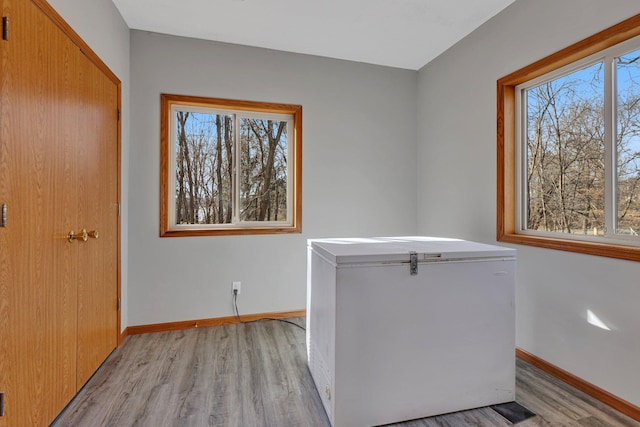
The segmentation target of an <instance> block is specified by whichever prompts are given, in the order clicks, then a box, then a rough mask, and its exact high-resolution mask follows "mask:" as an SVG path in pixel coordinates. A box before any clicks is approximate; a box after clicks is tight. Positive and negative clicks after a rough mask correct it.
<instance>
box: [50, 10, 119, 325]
mask: <svg viewBox="0 0 640 427" xmlns="http://www.w3.org/2000/svg"><path fill="white" fill-rule="evenodd" d="M48 2H49V4H50V5H51V6H53V8H54V9H55V10H56V11H57V12H58V13H59V14H60V15H61V16H62V17H63V18H64V20H65V21H67V23H68V24H69V25H71V27H72V28H73V29H74V30H75V31H76V32H77V33H78V34H79V35H80V37H82V39H83V40H84V41H85V42H86V43H87V44H88V45H89V47H91V49H92V50H93V51H94V52H95V53H96V54H97V55H98V56H99V57H100V59H102V61H104V63H105V64H107V66H108V67H109V68H110V69H111V71H113V72H114V73H115V75H116V76H118V78H119V79H120V82H121V83H122V123H121V126H122V183H121V192H122V193H121V194H122V203H123V209H122V218H121V220H122V221H121V224H122V234H121V236H122V240H121V252H122V256H121V267H122V274H121V278H122V297H123V298H122V312H121V313H122V314H121V316H122V317H121V319H122V325H121V326H122V330H124V329H125V328H126V327H127V325H128V319H127V313H128V311H127V288H128V278H127V271H128V267H127V265H128V247H129V245H128V240H127V237H128V224H129V223H128V215H127V199H128V190H129V90H130V89H129V88H130V84H129V27H128V26H127V24H126V23H125V21H124V19H122V16H120V12H119V11H118V9H116V7H115V6H114V4H113V3H112V2H111V0H92V1H86V0H48Z"/></svg>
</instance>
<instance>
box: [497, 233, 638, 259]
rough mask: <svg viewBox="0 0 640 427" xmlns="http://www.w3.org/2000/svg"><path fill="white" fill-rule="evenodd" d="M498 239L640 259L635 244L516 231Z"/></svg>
mask: <svg viewBox="0 0 640 427" xmlns="http://www.w3.org/2000/svg"><path fill="white" fill-rule="evenodd" d="M497 240H498V241H499V242H504V243H515V244H517V245H528V246H536V247H539V248H546V249H555V250H559V251H569V252H577V253H582V254H586V255H596V256H604V257H609V258H618V259H624V260H629V261H640V247H635V246H625V245H617V244H612V243H595V242H583V241H576V240H566V239H554V238H550V237H539V236H529V235H524V234H515V233H504V234H502V235H498V237H497Z"/></svg>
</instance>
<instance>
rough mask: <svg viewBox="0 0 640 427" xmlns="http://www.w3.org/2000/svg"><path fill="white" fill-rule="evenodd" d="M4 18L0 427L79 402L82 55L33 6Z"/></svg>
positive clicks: (13, 1) (11, 7) (20, 3)
mask: <svg viewBox="0 0 640 427" xmlns="http://www.w3.org/2000/svg"><path fill="white" fill-rule="evenodd" d="M3 15H4V16H9V17H10V25H11V33H10V39H9V41H0V43H1V46H2V59H3V63H2V86H1V95H0V97H1V101H0V108H1V114H0V120H1V124H0V129H1V130H0V132H1V140H0V204H6V205H7V224H6V227H5V228H0V240H1V242H0V269H1V271H0V325H1V327H0V346H1V347H0V391H1V392H4V393H5V415H4V416H3V417H0V425H6V426H21V425H47V424H48V423H49V422H50V421H51V420H52V419H53V417H55V416H56V415H57V413H58V412H59V411H60V408H62V407H63V406H64V405H65V404H66V403H67V402H68V401H69V400H70V399H71V398H72V397H73V395H74V394H75V393H76V341H77V314H76V306H77V290H76V279H75V271H76V257H77V250H78V249H79V248H78V246H77V245H72V244H70V243H69V241H68V240H67V233H68V231H69V230H70V228H69V227H71V226H72V224H75V223H76V222H77V220H76V211H75V209H68V207H69V206H74V205H75V204H76V203H77V202H76V199H75V194H76V189H75V183H76V180H75V174H76V171H75V170H74V166H73V165H74V162H73V158H74V156H75V151H76V147H75V142H76V141H77V139H78V138H77V137H76V132H77V129H76V127H75V121H74V120H73V119H72V117H73V116H74V113H75V111H76V110H77V102H76V98H77V93H78V83H77V79H76V75H77V71H78V70H77V69H78V60H77V57H78V55H77V52H78V47H77V46H75V45H74V44H73V43H72V42H71V41H70V40H69V39H68V38H67V37H66V36H65V35H64V34H63V32H62V31H60V29H59V28H58V27H56V26H55V25H54V24H53V23H52V22H51V21H50V20H49V19H48V18H47V17H45V16H44V15H43V14H42V13H41V12H40V11H39V10H38V8H37V7H35V6H34V5H33V4H32V3H31V1H28V0H4V1H3Z"/></svg>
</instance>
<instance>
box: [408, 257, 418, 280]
mask: <svg viewBox="0 0 640 427" xmlns="http://www.w3.org/2000/svg"><path fill="white" fill-rule="evenodd" d="M409 274H411V275H412V276H415V275H416V274H418V253H417V252H413V251H412V252H409Z"/></svg>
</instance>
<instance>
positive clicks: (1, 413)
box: [0, 393, 4, 417]
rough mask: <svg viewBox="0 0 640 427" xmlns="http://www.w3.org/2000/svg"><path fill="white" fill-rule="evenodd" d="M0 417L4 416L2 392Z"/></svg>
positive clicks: (0, 396)
mask: <svg viewBox="0 0 640 427" xmlns="http://www.w3.org/2000/svg"><path fill="white" fill-rule="evenodd" d="M0 417H4V393H0Z"/></svg>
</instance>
